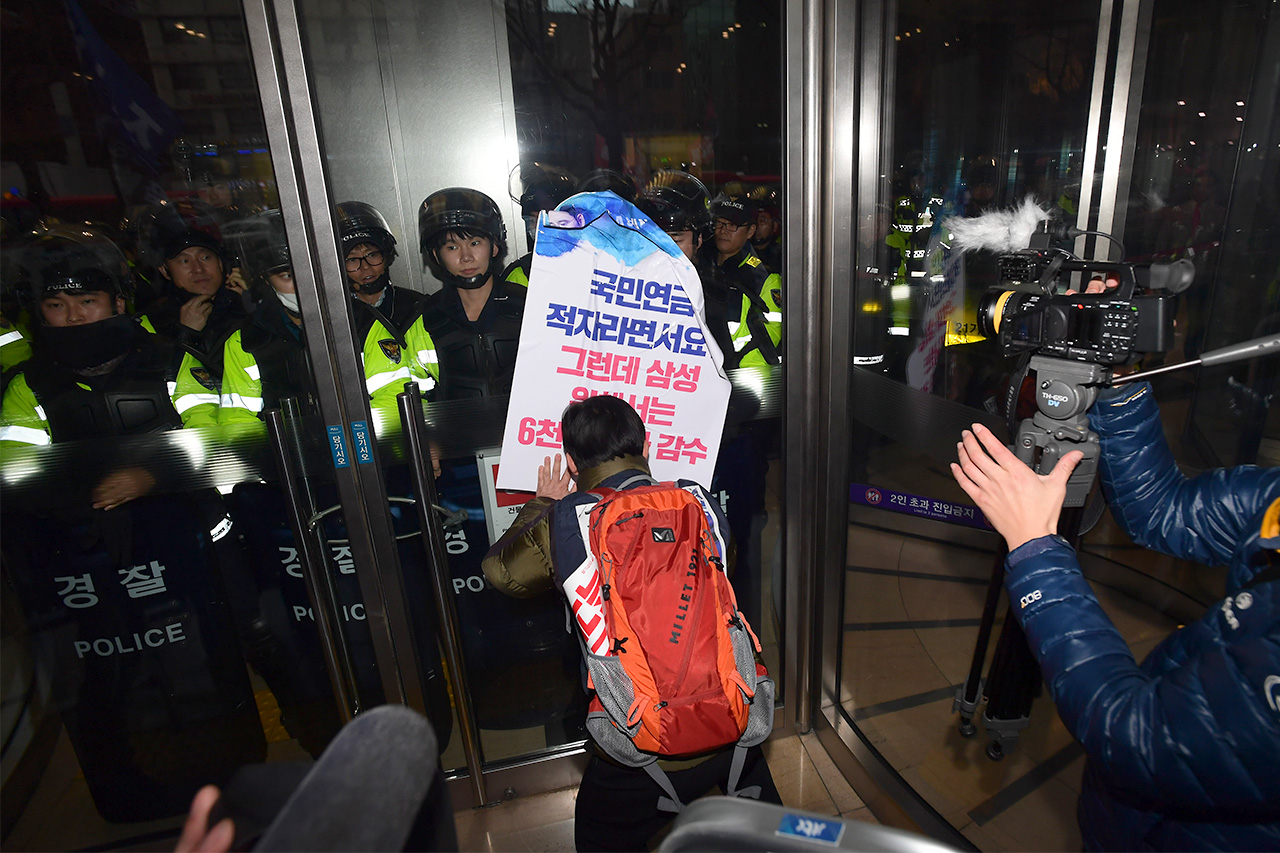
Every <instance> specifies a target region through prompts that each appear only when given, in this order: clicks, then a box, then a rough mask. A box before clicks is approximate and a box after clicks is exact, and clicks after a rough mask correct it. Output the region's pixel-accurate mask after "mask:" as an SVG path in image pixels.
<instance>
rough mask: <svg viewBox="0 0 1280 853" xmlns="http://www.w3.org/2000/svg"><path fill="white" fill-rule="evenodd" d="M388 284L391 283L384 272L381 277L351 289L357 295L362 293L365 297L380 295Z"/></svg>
mask: <svg viewBox="0 0 1280 853" xmlns="http://www.w3.org/2000/svg"><path fill="white" fill-rule="evenodd" d="M390 283H391V276H390V275H388V274H387V273H385V272H384V273H383V274H382V275H380V276H378V277H377V278H375V279H374V280H373V281H371V282H369V283H368V284H361V285H357V286H355V287H353V288H352V289H353V290H355V291H356V292H357V293H364V294H366V295H367V294H370V293H381V292H382V291H383V290H385V289H386V287H387V285H388V284H390Z"/></svg>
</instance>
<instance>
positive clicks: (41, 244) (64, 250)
mask: <svg viewBox="0 0 1280 853" xmlns="http://www.w3.org/2000/svg"><path fill="white" fill-rule="evenodd" d="M20 266H21V276H22V278H23V284H24V290H25V291H26V294H27V297H28V298H29V299H30V300H31V303H32V305H31V308H32V314H33V316H35V317H38V318H39V320H40V322H39V323H38V324H36V325H35V326H33V327H32V329H31V331H32V336H31V347H32V350H33V351H34V352H35V353H36V354H37V357H39V358H42V359H46V358H47V359H49V360H51V361H53V362H55V363H57V364H59V365H62V366H63V367H67V368H70V369H71V370H73V371H77V372H81V373H87V372H88V371H91V370H92V371H95V373H94V375H98V374H99V373H101V372H102V371H103V369H109V368H110V365H112V364H113V363H118V361H117V360H118V359H122V358H123V357H124V356H125V355H126V354H127V353H128V352H129V351H130V350H131V349H132V348H133V346H134V342H135V341H136V340H137V339H138V337H139V335H140V334H145V333H143V332H142V331H141V330H142V327H141V326H139V325H138V324H137V323H136V322H135V321H134V319H133V318H132V317H130V316H129V314H128V313H127V312H124V311H117V309H118V307H119V306H118V305H117V304H116V301H117V299H118V298H121V297H124V298H128V296H129V295H130V293H131V290H132V285H133V277H132V275H131V274H130V272H129V265H128V262H127V261H126V260H125V257H124V253H123V252H121V251H120V249H119V247H117V246H116V244H115V243H113V242H111V241H110V240H108V239H107V238H106V237H105V236H103V234H102V233H101V232H99V231H97V230H95V229H93V228H92V227H90V226H88V225H57V226H54V227H51V228H43V229H40V230H39V231H37V232H36V233H35V234H33V235H32V238H31V241H30V242H29V243H28V244H27V246H26V247H25V248H24V250H23V252H22V260H21V261H20ZM98 292H101V293H105V294H107V296H108V297H109V299H110V302H111V305H110V309H111V311H110V314H109V315H107V316H105V317H102V318H98V319H94V320H84V319H83V318H82V319H81V320H80V321H68V322H62V321H60V322H58V323H57V324H56V325H51V324H50V322H49V318H48V317H47V316H46V315H45V312H44V310H43V306H42V305H41V302H42V301H43V300H45V299H49V298H51V297H57V296H62V295H64V294H65V295H73V296H79V295H85V294H91V293H98ZM63 316H64V317H67V315H63Z"/></svg>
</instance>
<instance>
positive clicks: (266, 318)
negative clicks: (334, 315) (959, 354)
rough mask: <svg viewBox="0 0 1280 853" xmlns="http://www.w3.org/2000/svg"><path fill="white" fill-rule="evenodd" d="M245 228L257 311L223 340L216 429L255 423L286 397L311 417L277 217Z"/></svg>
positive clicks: (311, 395)
mask: <svg viewBox="0 0 1280 853" xmlns="http://www.w3.org/2000/svg"><path fill="white" fill-rule="evenodd" d="M244 226H245V228H244V242H245V245H246V247H247V255H248V256H247V258H246V264H247V267H248V270H249V276H250V281H249V287H250V291H251V292H252V293H253V295H254V297H255V299H256V303H257V307H256V308H255V309H254V311H253V313H252V314H251V315H250V316H249V317H248V319H247V320H246V321H245V323H244V325H243V326H242V327H241V328H240V329H237V330H236V331H235V332H234V333H232V335H231V337H230V338H228V339H227V344H226V347H225V349H224V354H223V375H222V395H221V405H220V407H219V409H218V423H222V424H225V423H237V422H243V421H255V420H257V419H258V418H259V417H261V415H262V413H263V411H265V410H267V409H275V408H279V407H280V402H281V400H283V399H284V398H286V397H292V398H295V399H297V400H298V401H299V406H300V409H301V411H302V412H303V413H304V414H311V413H314V411H315V380H314V379H313V378H312V374H311V365H310V363H309V361H308V359H307V346H306V338H305V337H304V335H303V330H302V313H301V311H300V310H299V309H298V294H297V292H296V291H295V289H294V285H293V262H292V261H291V260H290V257H289V244H288V243H287V242H286V240H285V234H284V222H283V220H282V219H281V216H280V211H278V210H269V211H266V212H263V213H259V214H256V215H254V216H251V217H249V218H248V219H246V220H245V222H244Z"/></svg>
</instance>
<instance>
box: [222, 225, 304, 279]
mask: <svg viewBox="0 0 1280 853" xmlns="http://www.w3.org/2000/svg"><path fill="white" fill-rule="evenodd" d="M226 238H227V242H228V243H229V244H230V245H232V246H234V247H236V253H237V254H238V255H239V256H240V257H241V258H242V259H243V260H244V262H245V275H246V276H247V277H248V278H249V280H250V281H262V282H265V281H266V280H267V278H268V277H269V276H271V275H274V274H275V273H278V272H283V271H285V270H289V269H292V268H293V261H292V259H291V258H290V257H289V241H288V240H287V239H286V238H285V233H284V217H282V216H281V215H280V211H278V210H265V211H263V212H262V213H255V214H254V215H253V216H248V217H245V218H244V219H242V220H240V221H238V222H236V223H234V224H233V225H228V226H227V229H226Z"/></svg>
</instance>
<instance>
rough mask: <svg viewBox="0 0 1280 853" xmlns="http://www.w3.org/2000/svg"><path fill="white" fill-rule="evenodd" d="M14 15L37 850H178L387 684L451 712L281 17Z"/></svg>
mask: <svg viewBox="0 0 1280 853" xmlns="http://www.w3.org/2000/svg"><path fill="white" fill-rule="evenodd" d="M4 15H5V21H6V23H5V27H4V35H3V38H4V59H3V69H4V73H3V86H4V95H3V96H4V99H5V103H6V122H5V125H4V129H3V135H2V147H3V152H2V154H0V156H2V158H3V170H4V180H5V187H4V195H3V199H2V200H0V212H2V213H3V225H4V232H3V272H2V276H3V278H2V284H3V297H4V302H3V316H4V328H3V337H2V338H0V343H3V358H4V367H5V369H6V372H5V374H4V382H5V397H4V408H3V417H2V422H0V443H2V446H0V477H2V478H3V479H2V482H3V490H4V491H3V511H2V512H0V525H3V546H2V548H3V550H2V557H3V575H4V583H5V595H4V607H5V619H4V640H3V662H4V672H5V678H6V686H5V695H4V702H5V712H4V726H5V730H4V744H5V746H4V754H3V762H4V782H3V784H4V789H3V800H4V804H5V805H4V813H3V815H4V823H3V833H4V836H5V844H6V845H9V846H12V847H14V848H24V849H40V848H48V849H78V848H84V847H96V846H101V845H111V846H132V845H135V844H141V843H150V842H154V841H156V840H159V839H163V838H167V837H170V836H172V837H176V834H177V830H178V828H180V826H181V823H182V816H184V815H185V813H186V810H187V807H188V804H189V802H190V800H191V797H192V795H193V794H194V793H195V791H196V790H197V789H198V788H199V787H200V786H201V785H204V784H207V783H211V782H212V783H217V784H225V783H226V782H227V781H228V779H229V778H230V777H231V775H232V774H233V773H234V772H235V771H236V770H237V769H238V768H240V767H242V766H245V765H249V764H255V763H259V762H263V761H278V760H290V759H295V758H305V757H307V756H308V755H310V756H315V755H318V754H319V752H320V751H321V750H323V748H324V746H325V745H326V744H327V743H328V741H329V739H330V738H331V737H332V736H333V734H334V733H335V732H336V731H337V730H338V728H339V727H340V726H341V725H342V724H343V722H344V721H345V720H347V719H349V718H350V717H351V716H352V715H353V714H355V713H358V712H359V711H360V710H361V709H364V708H368V707H371V706H373V705H375V704H379V703H382V702H388V701H390V702H402V703H407V704H410V705H411V706H414V707H416V708H418V709H419V710H423V711H425V712H427V713H428V714H429V715H430V716H432V717H433V718H434V719H435V720H436V721H437V727H438V728H441V729H445V730H447V727H448V725H449V698H448V688H447V687H446V686H445V679H444V677H443V674H442V667H441V665H440V663H439V657H440V655H439V652H438V650H437V647H436V644H435V620H434V616H433V615H432V611H431V609H430V608H429V607H426V606H418V607H416V608H411V607H410V606H409V604H408V602H410V601H417V600H419V599H421V600H423V601H429V599H427V598H425V597H421V596H411V595H406V593H405V587H404V586H403V585H405V584H411V583H413V582H416V578H415V577H413V576H411V575H409V574H408V573H406V574H404V575H402V574H401V572H400V571H399V566H398V564H399V561H400V559H401V556H400V555H401V552H403V553H404V554H405V559H406V560H408V559H410V557H411V556H412V552H413V548H412V545H406V544H403V543H405V542H410V543H411V542H412V541H413V540H414V539H415V538H416V534H417V524H416V520H415V515H414V512H413V508H412V506H411V505H410V504H407V503H406V501H409V500H411V496H408V495H405V494H403V493H400V494H397V495H396V496H395V497H396V498H398V500H396V501H394V502H389V499H388V496H387V495H388V491H387V488H386V486H385V485H384V483H385V478H386V477H387V476H391V475H385V474H384V473H383V471H382V468H381V457H380V455H379V454H380V451H379V449H378V448H377V446H376V444H375V442H374V441H373V439H372V428H371V427H370V426H369V424H371V423H373V422H374V417H373V415H372V411H377V410H378V405H377V402H378V401H376V400H375V401H373V404H374V405H373V409H372V410H371V396H372V395H371V392H370V391H369V385H370V382H369V378H368V377H367V376H366V375H365V373H366V369H365V365H364V364H363V363H362V361H361V360H360V359H359V358H358V357H357V354H356V353H357V349H356V345H355V336H354V335H353V333H352V330H351V323H350V321H349V319H348V315H349V313H350V307H349V306H350V303H351V299H350V297H349V295H348V294H349V290H348V289H347V288H345V287H339V288H338V289H337V290H336V292H335V291H332V290H326V289H325V285H324V283H323V281H324V279H323V277H322V275H321V274H320V273H319V272H318V271H319V270H323V269H324V268H325V267H329V268H332V269H334V270H336V269H338V268H339V264H340V260H339V254H338V250H337V244H336V242H335V241H334V240H333V239H332V237H330V239H329V240H328V242H323V241H322V240H321V239H318V237H319V236H323V234H324V233H325V231H324V229H326V228H327V233H328V234H332V231H333V224H332V213H331V211H330V209H329V208H328V206H327V205H326V206H324V207H323V208H322V209H321V210H322V213H321V214H317V213H316V211H311V210H309V209H307V208H306V207H305V205H304V201H303V197H302V196H301V195H300V194H299V193H298V191H297V186H298V183H297V180H296V177H295V176H296V169H297V166H296V163H294V162H293V160H292V155H291V154H290V145H289V142H290V141H289V139H288V138H287V136H282V134H283V131H282V130H281V128H282V127H283V126H284V124H283V121H282V118H281V114H280V112H279V99H278V98H276V99H272V98H267V99H265V100H264V99H263V98H261V97H260V94H259V80H260V79H261V78H263V77H264V76H270V72H271V69H273V68H274V67H275V62H276V60H275V59H274V58H273V56H272V53H271V50H272V48H271V46H270V45H269V43H268V42H266V41H264V39H263V38H262V35H263V33H262V32H261V31H258V32H253V31H251V28H250V27H247V26H246V17H245V15H244V13H243V12H242V11H241V9H240V8H239V7H238V6H237V5H235V4H232V5H230V6H227V5H225V4H222V5H217V4H189V5H187V6H182V5H176V6H175V5H173V4H166V5H165V7H164V9H159V8H155V7H152V6H150V5H148V4H101V3H88V2H85V3H78V2H75V0H68V2H67V3H66V4H64V5H59V6H56V7H53V8H52V9H51V10H50V9H43V10H39V11H37V10H34V9H32V8H28V7H25V6H23V5H22V4H11V3H8V2H6V3H5V5H4ZM10 117H12V121H10V120H9V118H10ZM315 215H321V216H322V217H323V219H325V220H326V222H325V223H324V224H323V226H321V227H317V226H316V225H315V224H314V222H312V221H310V218H311V217H313V216H315ZM392 407H394V401H393V403H392ZM384 408H385V407H384ZM398 537H400V538H398ZM397 543H402V544H397ZM419 550H420V548H419ZM419 662H421V666H419Z"/></svg>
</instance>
